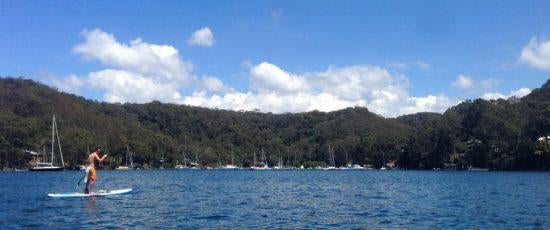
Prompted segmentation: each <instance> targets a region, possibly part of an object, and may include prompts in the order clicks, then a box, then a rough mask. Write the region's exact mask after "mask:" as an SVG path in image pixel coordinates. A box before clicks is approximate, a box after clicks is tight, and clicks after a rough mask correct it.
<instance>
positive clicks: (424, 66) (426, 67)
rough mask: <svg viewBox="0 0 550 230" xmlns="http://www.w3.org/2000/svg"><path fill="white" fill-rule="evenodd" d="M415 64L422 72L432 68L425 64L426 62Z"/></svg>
mask: <svg viewBox="0 0 550 230" xmlns="http://www.w3.org/2000/svg"><path fill="white" fill-rule="evenodd" d="M415 64H416V65H417V66H418V67H420V69H423V70H428V69H430V68H432V65H430V64H428V63H426V62H423V61H416V62H415Z"/></svg>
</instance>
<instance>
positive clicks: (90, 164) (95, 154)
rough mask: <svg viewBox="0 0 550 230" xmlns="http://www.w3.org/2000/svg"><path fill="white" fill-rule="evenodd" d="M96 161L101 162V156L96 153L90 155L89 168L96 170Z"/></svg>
mask: <svg viewBox="0 0 550 230" xmlns="http://www.w3.org/2000/svg"><path fill="white" fill-rule="evenodd" d="M95 160H98V161H99V156H98V155H97V153H96V152H93V153H91V154H90V155H88V166H89V167H92V168H95Z"/></svg>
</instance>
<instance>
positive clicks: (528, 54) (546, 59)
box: [518, 37, 550, 70]
mask: <svg viewBox="0 0 550 230" xmlns="http://www.w3.org/2000/svg"><path fill="white" fill-rule="evenodd" d="M518 62H520V63H525V64H528V65H530V66H531V67H534V68H537V69H542V70H550V41H546V40H544V39H540V40H539V39H538V38H536V37H534V38H531V40H530V41H529V44H527V46H525V47H523V50H522V51H521V56H520V57H519V59H518Z"/></svg>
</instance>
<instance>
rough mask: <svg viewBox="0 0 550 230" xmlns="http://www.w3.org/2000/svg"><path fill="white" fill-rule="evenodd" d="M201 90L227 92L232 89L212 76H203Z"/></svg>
mask: <svg viewBox="0 0 550 230" xmlns="http://www.w3.org/2000/svg"><path fill="white" fill-rule="evenodd" d="M201 81H202V86H203V88H205V89H207V90H208V91H211V92H229V91H231V90H232V89H231V88H230V87H228V86H226V85H225V84H223V82H222V81H221V80H220V79H219V78H217V77H212V76H204V77H202V78H201Z"/></svg>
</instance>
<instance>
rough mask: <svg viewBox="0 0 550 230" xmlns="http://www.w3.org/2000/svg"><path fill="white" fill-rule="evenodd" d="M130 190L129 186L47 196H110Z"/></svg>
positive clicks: (49, 194)
mask: <svg viewBox="0 0 550 230" xmlns="http://www.w3.org/2000/svg"><path fill="white" fill-rule="evenodd" d="M131 191H132V189H131V188H128V189H118V190H111V191H99V192H97V193H92V194H86V193H80V192H71V193H48V196H49V197H56V198H62V197H88V196H110V195H122V194H127V193H130V192H131Z"/></svg>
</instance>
